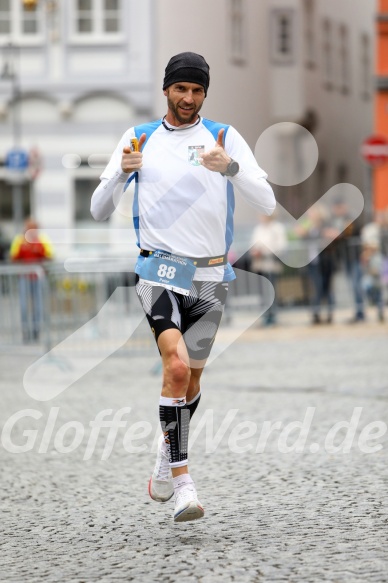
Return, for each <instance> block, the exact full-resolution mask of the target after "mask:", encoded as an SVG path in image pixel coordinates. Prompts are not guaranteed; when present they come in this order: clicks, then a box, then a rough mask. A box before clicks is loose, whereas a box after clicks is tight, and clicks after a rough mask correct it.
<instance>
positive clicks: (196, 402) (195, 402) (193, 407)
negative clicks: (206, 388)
mask: <svg viewBox="0 0 388 583" xmlns="http://www.w3.org/2000/svg"><path fill="white" fill-rule="evenodd" d="M200 399H201V391H199V393H197V394H196V395H195V397H194V399H192V400H191V401H189V402H188V403H186V405H187V408H188V410H189V411H190V419H191V418H192V416H193V415H194V413H195V411H196V409H197V407H198V405H199V401H200Z"/></svg>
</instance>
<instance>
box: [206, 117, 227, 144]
mask: <svg viewBox="0 0 388 583" xmlns="http://www.w3.org/2000/svg"><path fill="white" fill-rule="evenodd" d="M202 123H203V125H204V126H205V128H206V129H207V130H209V132H210V133H211V134H212V136H213V138H214V140H215V141H217V138H218V132H219V131H220V130H222V129H224V130H225V132H224V145H225V138H226V134H227V133H228V129H229V128H230V126H228V125H227V124H225V123H219V122H218V121H212V120H211V119H205V118H202Z"/></svg>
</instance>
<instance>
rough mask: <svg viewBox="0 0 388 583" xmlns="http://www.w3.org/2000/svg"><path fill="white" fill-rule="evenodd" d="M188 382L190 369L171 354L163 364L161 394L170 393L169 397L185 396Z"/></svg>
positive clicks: (175, 355) (176, 356)
mask: <svg viewBox="0 0 388 583" xmlns="http://www.w3.org/2000/svg"><path fill="white" fill-rule="evenodd" d="M189 382H190V368H189V367H188V366H187V365H186V364H185V363H184V362H182V360H181V359H180V358H179V357H178V355H177V354H171V355H169V356H168V358H166V359H165V362H164V382H163V389H164V390H163V392H166V391H167V392H169V393H171V395H170V396H171V397H183V396H185V395H186V391H187V388H188V386H189Z"/></svg>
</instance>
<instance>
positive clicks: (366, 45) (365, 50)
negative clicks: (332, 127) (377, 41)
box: [361, 34, 373, 101]
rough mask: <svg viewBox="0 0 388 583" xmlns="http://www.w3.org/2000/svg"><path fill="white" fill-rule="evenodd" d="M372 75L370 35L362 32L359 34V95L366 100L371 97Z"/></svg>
mask: <svg viewBox="0 0 388 583" xmlns="http://www.w3.org/2000/svg"><path fill="white" fill-rule="evenodd" d="M372 75H373V70H372V58H371V42H370V37H369V36H368V35H367V34H363V35H361V97H362V99H365V100H366V101H367V100H369V99H370V98H371V90H372Z"/></svg>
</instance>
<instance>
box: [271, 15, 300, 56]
mask: <svg viewBox="0 0 388 583" xmlns="http://www.w3.org/2000/svg"><path fill="white" fill-rule="evenodd" d="M271 20H272V22H271V35H270V38H271V61H272V63H275V64H278V65H290V64H292V63H293V62H294V59H295V11H294V10H293V9H292V8H284V9H275V10H273V11H272V16H271Z"/></svg>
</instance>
